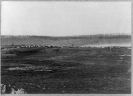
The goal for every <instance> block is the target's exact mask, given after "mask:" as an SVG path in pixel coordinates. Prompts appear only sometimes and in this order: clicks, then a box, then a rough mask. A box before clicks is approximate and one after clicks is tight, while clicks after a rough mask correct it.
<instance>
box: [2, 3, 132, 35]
mask: <svg viewBox="0 0 133 96" xmlns="http://www.w3.org/2000/svg"><path fill="white" fill-rule="evenodd" d="M1 5H2V6H1V34H2V35H43V36H71V35H89V34H102V33H104V34H105V33H127V34H130V33H131V2H68V1H63V2H61V1H60V2H58V1H51V2H48V1H41V2H38V1H34V2H30V1H22V2H21V1H2V4H1Z"/></svg>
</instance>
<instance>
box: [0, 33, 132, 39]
mask: <svg viewBox="0 0 133 96" xmlns="http://www.w3.org/2000/svg"><path fill="white" fill-rule="evenodd" d="M2 37H5V38H6V37H7V38H8V37H9V38H40V39H50V40H67V39H88V38H89V39H90V38H93V39H94V38H97V39H98V38H99V39H102V38H105V39H119V38H123V39H124V38H125V39H127V38H128V39H130V38H131V35H129V34H95V35H79V36H78V35H77V36H35V35H19V36H13V35H7V36H6V35H2Z"/></svg>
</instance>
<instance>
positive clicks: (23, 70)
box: [1, 47, 131, 94]
mask: <svg viewBox="0 0 133 96" xmlns="http://www.w3.org/2000/svg"><path fill="white" fill-rule="evenodd" d="M26 50H28V51H26ZM36 50H37V51H34V50H32V51H30V50H29V49H24V48H20V49H19V50H18V49H17V50H16V51H14V52H12V53H10V54H9V53H5V52H4V51H2V56H1V57H2V59H1V74H2V75H1V83H2V84H11V85H15V86H16V87H17V88H24V89H25V90H26V91H27V93H28V94H31V93H32V94H33V93H35V94H42V93H44V94H45V93H46V94H50V93H73V94H74V93H82V94H86V93H88V94H130V93H131V49H129V48H128V47H112V48H110V47H105V48H93V47H87V48H80V47H74V48H39V49H38V48H37V49H36Z"/></svg>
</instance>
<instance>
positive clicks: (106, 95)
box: [0, 0, 133, 96]
mask: <svg viewBox="0 0 133 96" xmlns="http://www.w3.org/2000/svg"><path fill="white" fill-rule="evenodd" d="M4 1H10V2H11V1H17V2H20V1H21V2H22V1H23V2H26V1H27V2H29V1H30V2H34V1H35V2H40V1H41V2H53V1H56V2H131V43H132V41H133V38H132V36H133V34H132V33H133V23H132V21H133V12H132V11H133V10H132V9H133V2H132V0H0V8H1V3H2V2H4ZM1 15H2V14H1V10H0V22H1ZM0 30H1V23H0ZM0 34H1V31H0ZM132 46H133V43H132V44H131V47H132ZM0 47H1V40H0ZM0 54H1V50H0ZM132 55H133V50H131V94H3V96H14V95H15V96H44V95H45V96H133V88H132V86H133V83H132V81H133V74H132V72H133V70H132V67H133V66H132V63H133V60H132V59H133V58H132ZM0 65H1V55H0ZM0 73H1V66H0ZM0 77H1V74H0ZM0 82H1V79H0Z"/></svg>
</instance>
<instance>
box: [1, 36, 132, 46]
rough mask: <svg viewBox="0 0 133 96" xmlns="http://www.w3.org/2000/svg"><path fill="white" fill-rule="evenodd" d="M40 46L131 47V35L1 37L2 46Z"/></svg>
mask: <svg viewBox="0 0 133 96" xmlns="http://www.w3.org/2000/svg"><path fill="white" fill-rule="evenodd" d="M10 44H38V45H67V46H70V45H71V44H74V46H84V45H99V44H115V45H116V44H128V45H131V36H130V35H87V36H66V37H50V36H5V35H3V36H1V45H10Z"/></svg>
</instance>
